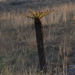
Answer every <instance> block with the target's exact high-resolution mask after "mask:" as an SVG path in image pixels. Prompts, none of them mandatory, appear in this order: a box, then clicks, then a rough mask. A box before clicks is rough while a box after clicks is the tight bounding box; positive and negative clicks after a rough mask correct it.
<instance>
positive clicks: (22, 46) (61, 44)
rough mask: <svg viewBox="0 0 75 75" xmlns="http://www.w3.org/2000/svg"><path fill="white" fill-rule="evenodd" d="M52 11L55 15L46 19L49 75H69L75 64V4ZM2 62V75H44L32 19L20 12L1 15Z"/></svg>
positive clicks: (5, 12)
mask: <svg viewBox="0 0 75 75" xmlns="http://www.w3.org/2000/svg"><path fill="white" fill-rule="evenodd" d="M40 9H41V8H40ZM40 9H39V10H40ZM47 9H48V10H49V9H50V8H49V7H45V8H42V9H41V11H44V10H47ZM52 9H54V10H55V11H54V12H53V13H51V14H50V15H47V16H46V17H44V18H43V19H42V23H43V27H44V44H45V50H46V57H47V63H48V74H47V75H49V74H52V75H54V74H59V75H62V74H63V75H66V73H65V71H67V66H68V65H74V63H75V55H74V54H75V51H74V50H75V4H73V3H70V4H63V5H61V6H58V7H53V8H52ZM27 12H28V10H27ZM23 13H24V12H23ZM25 13H26V12H25ZM0 60H1V61H0V75H38V73H39V74H40V72H39V65H38V64H39V63H38V55H37V47H36V39H35V29H34V22H33V20H32V19H28V18H26V17H24V16H22V15H21V14H20V13H19V12H17V11H11V12H7V11H0ZM40 75H41V74H40Z"/></svg>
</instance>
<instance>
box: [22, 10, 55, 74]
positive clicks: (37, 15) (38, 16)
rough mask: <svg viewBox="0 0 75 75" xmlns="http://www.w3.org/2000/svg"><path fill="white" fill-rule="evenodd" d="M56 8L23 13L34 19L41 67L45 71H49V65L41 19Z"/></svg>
mask: <svg viewBox="0 0 75 75" xmlns="http://www.w3.org/2000/svg"><path fill="white" fill-rule="evenodd" d="M53 11H54V10H49V11H48V10H47V11H46V12H38V11H37V12H36V11H33V10H32V9H30V14H28V15H26V14H22V13H21V14H22V15H24V16H26V17H28V18H32V19H34V26H35V31H36V40H37V48H38V56H39V64H40V69H41V71H43V73H46V72H47V65H46V58H45V50H44V43H43V34H44V32H43V27H42V24H41V21H40V19H41V18H42V17H44V16H46V15H48V14H49V13H51V12H53Z"/></svg>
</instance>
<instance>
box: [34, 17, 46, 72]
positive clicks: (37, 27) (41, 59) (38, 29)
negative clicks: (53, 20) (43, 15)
mask: <svg viewBox="0 0 75 75" xmlns="http://www.w3.org/2000/svg"><path fill="white" fill-rule="evenodd" d="M35 31H36V39H37V48H38V56H39V64H40V69H41V71H43V73H46V72H47V66H46V58H45V50H44V43H43V33H44V32H43V27H42V24H41V21H40V19H39V18H35Z"/></svg>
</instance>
